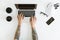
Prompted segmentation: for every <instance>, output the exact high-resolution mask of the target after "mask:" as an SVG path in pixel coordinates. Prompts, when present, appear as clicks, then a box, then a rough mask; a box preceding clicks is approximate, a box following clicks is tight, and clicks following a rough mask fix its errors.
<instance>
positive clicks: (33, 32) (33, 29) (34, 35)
mask: <svg viewBox="0 0 60 40" xmlns="http://www.w3.org/2000/svg"><path fill="white" fill-rule="evenodd" d="M32 38H33V40H38V36H37V33H36V30H35V28H33V27H32Z"/></svg>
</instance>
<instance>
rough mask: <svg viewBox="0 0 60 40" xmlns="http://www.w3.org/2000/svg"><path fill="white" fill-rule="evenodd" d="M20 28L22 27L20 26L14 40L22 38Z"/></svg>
mask: <svg viewBox="0 0 60 40" xmlns="http://www.w3.org/2000/svg"><path fill="white" fill-rule="evenodd" d="M20 27H21V25H18V27H17V30H16V33H15V37H14V40H16V39H19V36H20Z"/></svg>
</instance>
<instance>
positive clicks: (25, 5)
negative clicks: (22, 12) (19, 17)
mask: <svg viewBox="0 0 60 40" xmlns="http://www.w3.org/2000/svg"><path fill="white" fill-rule="evenodd" d="M15 6H16V8H17V9H36V6H37V5H36V4H15Z"/></svg>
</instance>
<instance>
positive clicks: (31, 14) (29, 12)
mask: <svg viewBox="0 0 60 40" xmlns="http://www.w3.org/2000/svg"><path fill="white" fill-rule="evenodd" d="M20 13H23V15H24V16H25V17H31V16H35V11H18V14H20Z"/></svg>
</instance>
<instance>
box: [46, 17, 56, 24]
mask: <svg viewBox="0 0 60 40" xmlns="http://www.w3.org/2000/svg"><path fill="white" fill-rule="evenodd" d="M54 20H55V19H54V18H53V17H51V18H50V19H49V20H48V21H47V22H46V23H47V24H48V25H50V24H51V23H52V22H53V21H54Z"/></svg>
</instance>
